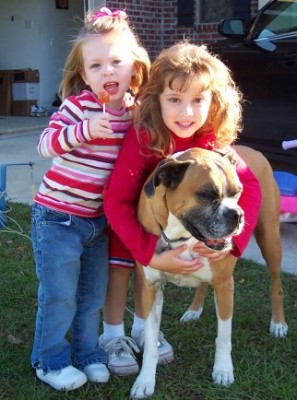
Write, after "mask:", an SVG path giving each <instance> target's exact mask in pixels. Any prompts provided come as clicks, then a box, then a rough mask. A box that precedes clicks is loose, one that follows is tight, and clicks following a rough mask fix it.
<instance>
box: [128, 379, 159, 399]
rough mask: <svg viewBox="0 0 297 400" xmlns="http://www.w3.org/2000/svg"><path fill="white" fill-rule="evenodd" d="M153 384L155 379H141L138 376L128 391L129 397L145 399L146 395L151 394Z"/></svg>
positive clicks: (153, 389)
mask: <svg viewBox="0 0 297 400" xmlns="http://www.w3.org/2000/svg"><path fill="white" fill-rule="evenodd" d="M155 384H156V381H155V379H147V378H146V379H142V378H141V377H140V376H139V377H138V378H137V379H136V381H135V382H134V385H133V386H132V389H131V392H130V397H131V399H133V400H137V399H146V398H147V397H150V396H152V395H153V394H154V391H155Z"/></svg>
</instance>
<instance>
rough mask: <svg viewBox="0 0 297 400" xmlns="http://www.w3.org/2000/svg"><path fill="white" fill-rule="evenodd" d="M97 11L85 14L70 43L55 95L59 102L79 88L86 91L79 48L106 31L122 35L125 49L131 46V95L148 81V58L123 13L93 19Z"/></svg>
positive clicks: (74, 93) (136, 92)
mask: <svg viewBox="0 0 297 400" xmlns="http://www.w3.org/2000/svg"><path fill="white" fill-rule="evenodd" d="M101 10H102V9H101ZM101 10H99V11H97V10H94V11H92V12H89V13H88V14H87V15H86V18H85V22H84V25H83V27H82V28H81V30H80V32H79V34H78V35H77V37H76V38H74V39H73V40H72V48H71V50H70V53H69V55H68V57H67V59H66V62H65V65H64V69H63V78H62V81H61V84H60V87H59V95H60V97H61V98H62V100H63V99H65V98H66V97H68V96H71V95H77V94H79V93H80V92H81V91H82V90H83V89H86V84H85V82H84V80H83V78H82V76H81V73H82V71H83V58H82V45H83V43H84V42H85V41H86V40H88V38H90V36H92V35H98V34H105V33H109V32H117V33H119V34H120V35H126V36H127V47H128V46H130V47H131V52H132V57H133V59H134V67H135V70H136V73H135V76H133V77H132V79H131V83H130V89H131V91H132V92H133V94H134V95H137V94H138V93H139V91H140V89H141V87H142V86H143V85H144V84H145V83H146V82H147V80H148V75H149V70H150V59H149V56H148V54H147V51H146V50H145V49H144V47H143V46H142V45H141V43H140V41H139V39H138V37H137V35H136V34H135V33H134V32H133V29H132V27H131V26H130V24H129V22H128V20H127V19H126V15H125V13H124V12H122V13H121V12H118V15H112V14H110V15H109V14H106V15H103V16H102V15H100V16H98V17H97V15H99V14H101V13H100V11H101ZM122 14H124V15H125V16H123V15H122Z"/></svg>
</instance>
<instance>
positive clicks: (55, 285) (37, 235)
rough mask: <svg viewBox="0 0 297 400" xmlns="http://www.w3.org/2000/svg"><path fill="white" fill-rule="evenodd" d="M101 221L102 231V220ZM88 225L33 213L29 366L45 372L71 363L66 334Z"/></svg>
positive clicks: (57, 215)
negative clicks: (34, 291) (34, 296)
mask: <svg viewBox="0 0 297 400" xmlns="http://www.w3.org/2000/svg"><path fill="white" fill-rule="evenodd" d="M102 219H103V223H101V224H102V225H103V226H104V229H105V218H104V217H103V218H102ZM74 220H75V221H74ZM88 221H89V220H88V219H85V218H74V217H73V216H70V215H68V214H65V213H60V212H56V211H53V210H49V209H47V208H45V207H42V206H40V205H34V206H33V209H32V240H33V250H34V256H35V262H36V273H37V277H38V279H39V288H38V312H37V317H36V330H35V337H34V345H33V350H32V354H31V363H32V365H33V366H34V367H40V368H43V369H44V370H46V371H47V370H58V369H61V368H64V367H66V366H68V365H70V364H71V363H72V360H71V351H70V346H69V343H68V342H67V340H66V334H67V332H68V331H69V328H70V326H71V324H72V322H73V320H74V318H75V316H76V312H77V301H78V300H79V298H78V297H77V296H78V287H79V285H80V284H79V282H80V273H81V258H82V256H83V254H84V243H85V242H86V236H89V237H92V236H93V235H94V232H93V230H92V228H93V227H92V226H91V224H90V223H89V222H88ZM101 234H102V232H101ZM98 264H99V261H98V258H97V265H98ZM106 270H107V267H106ZM99 290H100V288H98V292H99ZM80 301H82V302H84V299H82V300H80ZM97 322H98V321H97ZM96 333H97V334H98V327H97V332H96Z"/></svg>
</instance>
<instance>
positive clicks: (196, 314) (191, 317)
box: [180, 282, 209, 323]
mask: <svg viewBox="0 0 297 400" xmlns="http://www.w3.org/2000/svg"><path fill="white" fill-rule="evenodd" d="M208 286H209V285H208V283H206V282H201V283H200V285H199V286H198V287H197V289H196V292H195V295H194V297H193V300H192V303H191V304H190V305H189V307H188V309H187V311H186V312H185V313H184V314H183V315H182V317H181V318H180V321H181V322H182V323H186V322H190V321H196V320H198V319H199V318H200V316H201V314H202V311H203V305H204V301H205V298H206V295H207V290H208Z"/></svg>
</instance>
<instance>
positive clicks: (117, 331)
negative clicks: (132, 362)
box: [103, 321, 125, 340]
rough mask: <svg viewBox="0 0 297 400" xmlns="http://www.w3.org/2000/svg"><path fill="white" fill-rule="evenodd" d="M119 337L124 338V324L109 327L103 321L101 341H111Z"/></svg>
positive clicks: (109, 325)
mask: <svg viewBox="0 0 297 400" xmlns="http://www.w3.org/2000/svg"><path fill="white" fill-rule="evenodd" d="M120 336H125V328H124V322H122V323H121V324H118V325H111V324H108V323H106V322H104V321H103V340H111V339H114V338H116V337H120Z"/></svg>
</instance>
